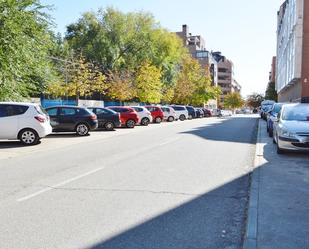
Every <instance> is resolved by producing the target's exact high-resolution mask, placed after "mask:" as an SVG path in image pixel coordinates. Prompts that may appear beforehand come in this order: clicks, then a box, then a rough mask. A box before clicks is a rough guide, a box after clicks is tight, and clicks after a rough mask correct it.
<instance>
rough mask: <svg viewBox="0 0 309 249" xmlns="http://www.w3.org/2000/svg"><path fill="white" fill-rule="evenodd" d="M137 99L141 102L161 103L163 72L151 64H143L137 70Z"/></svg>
mask: <svg viewBox="0 0 309 249" xmlns="http://www.w3.org/2000/svg"><path fill="white" fill-rule="evenodd" d="M135 85H136V93H137V98H138V99H139V100H140V101H141V102H146V103H160V100H161V97H162V92H161V91H162V82H161V70H160V69H159V68H157V67H156V66H153V65H150V63H149V62H145V63H143V64H142V65H141V66H140V68H139V69H138V70H137V74H136V78H135Z"/></svg>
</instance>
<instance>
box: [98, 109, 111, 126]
mask: <svg viewBox="0 0 309 249" xmlns="http://www.w3.org/2000/svg"><path fill="white" fill-rule="evenodd" d="M95 114H96V115H97V117H98V121H99V126H100V127H102V126H104V124H105V123H106V122H107V120H108V119H109V115H110V114H109V112H107V111H106V110H104V109H101V108H96V109H95Z"/></svg>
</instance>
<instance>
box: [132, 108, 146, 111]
mask: <svg viewBox="0 0 309 249" xmlns="http://www.w3.org/2000/svg"><path fill="white" fill-rule="evenodd" d="M132 108H133V109H134V110H135V111H137V112H142V111H143V110H144V109H143V108H141V107H132Z"/></svg>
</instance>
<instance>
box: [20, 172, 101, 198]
mask: <svg viewBox="0 0 309 249" xmlns="http://www.w3.org/2000/svg"><path fill="white" fill-rule="evenodd" d="M102 169H104V167H100V168H97V169H94V170H91V171H88V172H86V173H84V174H81V175H78V176H75V177H72V178H70V179H68V180H65V181H63V182H60V183H58V184H55V185H52V186H50V187H47V188H44V189H42V190H40V191H37V192H35V193H33V194H30V195H27V196H25V197H22V198H19V199H17V200H16V201H18V202H23V201H27V200H29V199H32V198H34V197H36V196H38V195H41V194H43V193H46V192H48V191H50V190H53V189H55V188H58V187H61V186H64V185H66V184H68V183H71V182H74V181H77V180H79V179H81V178H83V177H86V176H89V175H91V174H94V173H96V172H98V171H100V170H102Z"/></svg>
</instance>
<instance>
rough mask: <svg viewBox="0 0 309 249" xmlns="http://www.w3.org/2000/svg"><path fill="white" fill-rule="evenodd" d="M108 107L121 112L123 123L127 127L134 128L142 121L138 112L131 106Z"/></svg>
mask: <svg viewBox="0 0 309 249" xmlns="http://www.w3.org/2000/svg"><path fill="white" fill-rule="evenodd" d="M107 108H108V109H110V110H113V111H115V112H118V113H120V121H121V125H123V126H125V127H127V128H134V127H135V125H136V124H138V123H139V122H140V120H139V118H138V115H137V112H136V111H135V110H134V109H133V108H131V107H126V106H109V107H107Z"/></svg>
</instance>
